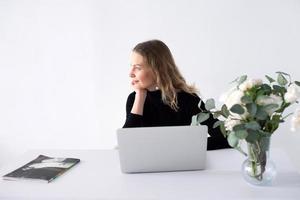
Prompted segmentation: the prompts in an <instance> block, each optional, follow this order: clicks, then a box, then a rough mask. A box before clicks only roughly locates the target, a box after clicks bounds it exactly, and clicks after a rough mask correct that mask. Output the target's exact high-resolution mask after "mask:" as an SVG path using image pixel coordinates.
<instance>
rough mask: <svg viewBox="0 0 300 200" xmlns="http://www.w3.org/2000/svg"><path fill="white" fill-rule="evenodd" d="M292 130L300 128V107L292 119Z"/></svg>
mask: <svg viewBox="0 0 300 200" xmlns="http://www.w3.org/2000/svg"><path fill="white" fill-rule="evenodd" d="M291 125H292V126H291V131H293V132H295V131H296V129H298V128H300V109H297V110H296V111H295V113H294V115H293V117H292V120H291Z"/></svg>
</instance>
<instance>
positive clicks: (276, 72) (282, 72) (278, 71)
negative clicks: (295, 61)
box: [276, 71, 290, 76]
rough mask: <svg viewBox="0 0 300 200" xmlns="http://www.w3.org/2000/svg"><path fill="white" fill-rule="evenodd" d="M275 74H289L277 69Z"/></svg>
mask: <svg viewBox="0 0 300 200" xmlns="http://www.w3.org/2000/svg"><path fill="white" fill-rule="evenodd" d="M276 73H277V74H284V75H286V76H290V75H289V74H288V73H285V72H280V71H278V72H276Z"/></svg>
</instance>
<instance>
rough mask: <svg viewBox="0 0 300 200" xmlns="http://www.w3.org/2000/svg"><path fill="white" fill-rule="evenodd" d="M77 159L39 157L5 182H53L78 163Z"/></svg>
mask: <svg viewBox="0 0 300 200" xmlns="http://www.w3.org/2000/svg"><path fill="white" fill-rule="evenodd" d="M79 162H80V159H77V158H52V157H48V156H44V155H39V156H38V157H37V158H36V159H34V160H32V161H30V162H29V163H27V164H26V165H24V166H23V167H20V168H18V169H16V170H14V171H12V172H10V173H8V174H6V175H4V176H3V179H4V180H41V181H46V182H48V183H49V182H51V181H52V180H54V179H55V178H56V177H58V176H60V175H61V174H63V173H64V172H66V171H67V170H69V169H70V168H72V167H73V166H75V165H76V164H77V163H79Z"/></svg>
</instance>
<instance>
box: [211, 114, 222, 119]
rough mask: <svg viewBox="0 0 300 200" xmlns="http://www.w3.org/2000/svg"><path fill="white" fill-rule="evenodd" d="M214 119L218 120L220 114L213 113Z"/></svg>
mask: <svg viewBox="0 0 300 200" xmlns="http://www.w3.org/2000/svg"><path fill="white" fill-rule="evenodd" d="M212 115H213V117H214V119H218V117H220V116H221V112H214V113H213V114H212Z"/></svg>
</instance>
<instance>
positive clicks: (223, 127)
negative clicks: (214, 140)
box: [220, 123, 227, 138]
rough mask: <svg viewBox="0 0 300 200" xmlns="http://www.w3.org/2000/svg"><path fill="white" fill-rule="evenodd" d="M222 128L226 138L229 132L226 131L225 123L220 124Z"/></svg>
mask: <svg viewBox="0 0 300 200" xmlns="http://www.w3.org/2000/svg"><path fill="white" fill-rule="evenodd" d="M220 130H221V132H222V134H223V136H224V137H225V138H226V136H227V132H226V129H225V126H224V123H223V124H221V125H220Z"/></svg>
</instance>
